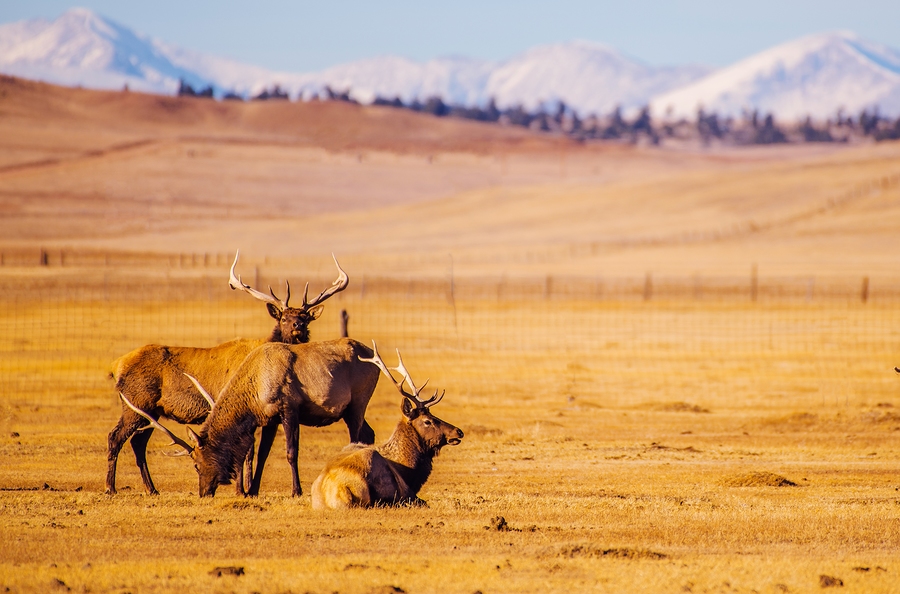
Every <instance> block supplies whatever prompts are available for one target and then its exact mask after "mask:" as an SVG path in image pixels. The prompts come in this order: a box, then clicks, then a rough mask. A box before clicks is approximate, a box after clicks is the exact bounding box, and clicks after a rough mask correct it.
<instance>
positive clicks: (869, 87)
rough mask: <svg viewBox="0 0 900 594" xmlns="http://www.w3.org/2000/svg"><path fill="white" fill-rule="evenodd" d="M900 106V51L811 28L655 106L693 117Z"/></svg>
mask: <svg viewBox="0 0 900 594" xmlns="http://www.w3.org/2000/svg"><path fill="white" fill-rule="evenodd" d="M876 106H877V107H878V108H880V109H881V111H882V113H885V114H897V113H900V53H898V52H897V51H896V50H892V49H891V48H888V47H887V46H883V45H880V44H875V43H871V42H868V41H865V40H862V39H860V38H859V37H858V36H857V35H856V34H854V33H852V32H849V31H836V32H829V33H820V34H816V35H808V36H805V37H801V38H799V39H795V40H792V41H788V42H786V43H783V44H780V45H777V46H775V47H772V48H769V49H767V50H764V51H762V52H760V53H758V54H755V55H753V56H750V57H748V58H745V59H743V60H741V61H739V62H737V63H735V64H733V65H731V66H728V67H726V68H723V69H721V70H718V71H716V72H714V73H712V74H710V75H709V76H707V77H704V78H703V79H701V80H698V81H696V82H694V83H693V84H690V85H687V86H685V87H682V88H680V89H676V90H674V91H671V92H668V93H664V94H662V95H660V96H658V97H656V98H655V99H654V100H653V102H652V104H651V107H652V110H653V113H654V114H656V115H664V114H665V115H666V116H668V117H676V118H677V117H693V116H695V115H696V113H697V110H698V109H700V108H702V109H704V110H705V111H707V112H717V113H719V114H720V115H724V116H739V115H741V113H743V112H745V111H752V110H754V109H755V110H759V111H760V112H762V113H770V112H771V113H774V114H776V115H778V116H779V117H780V118H783V119H799V118H804V117H806V116H807V115H809V116H812V117H814V118H819V119H825V118H828V117H831V116H834V115H835V114H836V112H837V110H838V109H843V110H844V111H845V112H848V113H858V112H859V111H861V110H862V109H869V110H872V109H875V108H876Z"/></svg>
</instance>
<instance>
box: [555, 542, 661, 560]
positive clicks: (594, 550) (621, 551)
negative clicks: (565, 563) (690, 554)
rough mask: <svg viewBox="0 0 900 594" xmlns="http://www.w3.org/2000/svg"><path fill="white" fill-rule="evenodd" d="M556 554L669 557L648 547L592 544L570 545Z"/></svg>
mask: <svg viewBox="0 0 900 594" xmlns="http://www.w3.org/2000/svg"><path fill="white" fill-rule="evenodd" d="M555 556H557V557H567V558H569V559H574V558H576V557H589V558H609V559H628V560H640V559H646V560H650V561H659V560H661V559H667V558H668V556H667V555H664V554H663V553H657V552H656V551H650V550H647V549H630V548H627V547H613V548H609V549H604V548H602V547H598V546H595V545H591V544H577V545H568V546H564V547H562V548H560V549H557V550H556V554H555Z"/></svg>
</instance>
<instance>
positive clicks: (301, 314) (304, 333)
mask: <svg viewBox="0 0 900 594" xmlns="http://www.w3.org/2000/svg"><path fill="white" fill-rule="evenodd" d="M240 253H241V252H240V250H238V251H237V253H235V255H234V262H233V263H232V264H231V277H230V278H229V280H228V285H229V286H230V287H231V288H232V289H240V290H242V291H244V292H246V293H249V294H250V295H252V296H253V297H255V298H256V299H259V300H260V301H262V302H263V303H265V304H266V309H268V310H269V315H270V316H272V317H273V318H275V321H276V322H277V323H276V324H275V328H274V330H272V335H271V336H270V337H269V340H270V341H271V342H285V343H287V344H301V343H305V342H309V323H310V322H312V321H313V320H315V319H316V318H318V317H319V315H321V313H322V309H323V308H324V307H325V306H324V305H323V304H322V303H323V302H324V301H325V300H326V299H328V298H329V297H331V296H332V295H334V294H335V293H339V292H340V291H343V290H344V289H346V288H347V285H348V284H350V278H349V277H348V276H347V273H346V272H344V270H343V269H342V268H341V265H340V264H338V261H337V258H335V256H334V254H332V255H331V257H332V258H334V264H335V266H337V269H338V277H337V280H335V281H334V283H333V284H332V285H331V286H330V287H328V288H327V289H325V290H324V291H322V292H321V293H319V296H318V297H316V298H315V299H313V300H312V301H309V300H308V295H309V283H306V289H304V291H303V304H302V305H301V306H300V307H291V306H290V305H288V302H289V301H290V300H291V285H290V283H289V282H287V281H285V283H284V284H285V293H286V294H285V297H284V301H282V300H281V299H279V298H278V297H276V296H275V292H274V291H273V290H272V287H269V294H268V295H266V294H265V293H263V292H261V291H257V290H256V289H254V288H252V287H250V286H249V285H245V284H244V283H243V281H242V280H241V277H240V276H237V275H236V274H235V273H234V267H235V266H237V261H238V256H239V255H240Z"/></svg>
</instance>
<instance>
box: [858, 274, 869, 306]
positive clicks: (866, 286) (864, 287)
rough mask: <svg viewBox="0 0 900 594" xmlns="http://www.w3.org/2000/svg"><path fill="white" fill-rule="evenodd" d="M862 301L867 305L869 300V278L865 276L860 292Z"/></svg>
mask: <svg viewBox="0 0 900 594" xmlns="http://www.w3.org/2000/svg"><path fill="white" fill-rule="evenodd" d="M859 296H860V299H862V302H863V303H865V302H867V301H868V300H869V277H868V276H864V277H863V279H862V291H860V295H859Z"/></svg>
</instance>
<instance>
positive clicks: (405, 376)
mask: <svg viewBox="0 0 900 594" xmlns="http://www.w3.org/2000/svg"><path fill="white" fill-rule="evenodd" d="M391 369H396V370H397V371H399V372H400V373H401V374H402V375H403V379H404V380H406V383H407V384H409V387H410V388H412V391H413V393H414V394H415V396H416V400H419V392H421V391H422V388H424V387H425V384H427V383H428V380H425V384H422V388H417V387H416V385H415V384H414V383H413V381H412V377H410V375H409V371H407V369H406V366H405V365H404V364H403V357H401V356H400V349H397V366H396V367H392V368H391Z"/></svg>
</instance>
